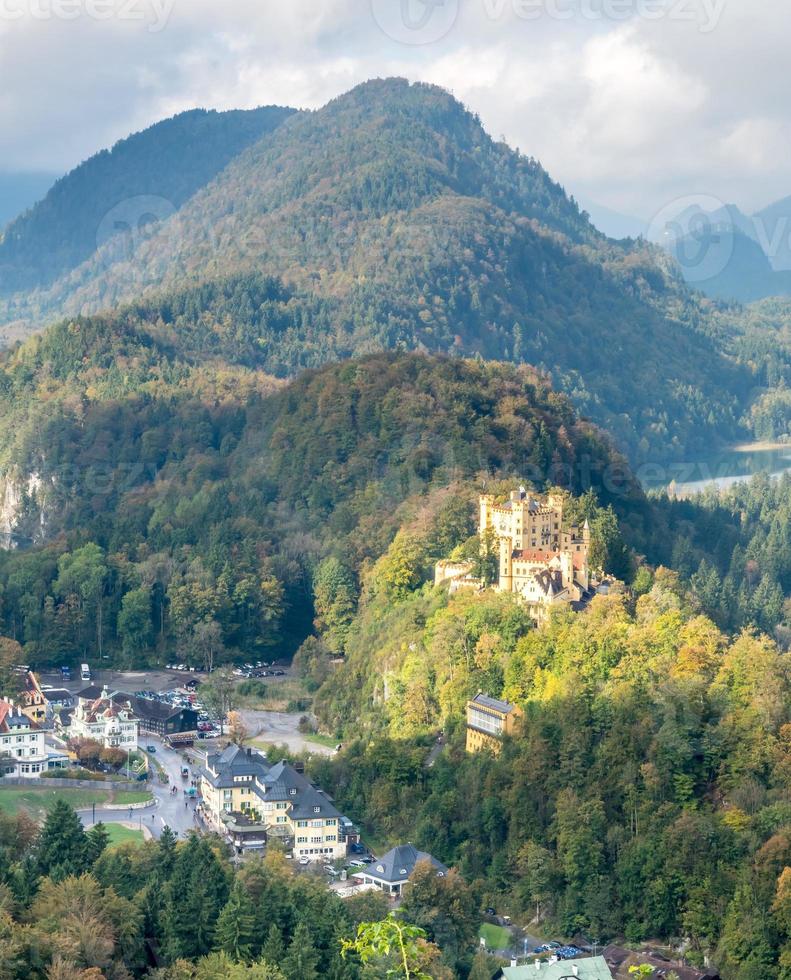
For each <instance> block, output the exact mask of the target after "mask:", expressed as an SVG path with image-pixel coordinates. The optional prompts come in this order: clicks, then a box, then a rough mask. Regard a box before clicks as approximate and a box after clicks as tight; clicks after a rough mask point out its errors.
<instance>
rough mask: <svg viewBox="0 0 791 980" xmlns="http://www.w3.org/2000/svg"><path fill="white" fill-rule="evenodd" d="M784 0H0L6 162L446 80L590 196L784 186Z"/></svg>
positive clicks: (645, 199) (748, 202)
mask: <svg viewBox="0 0 791 980" xmlns="http://www.w3.org/2000/svg"><path fill="white" fill-rule="evenodd" d="M790 47H791V3H789V2H788V0H0V68H1V69H2V75H1V76H0V77H2V83H3V86H2V94H0V169H3V170H39V169H45V170H56V171H65V170H67V169H69V168H71V167H73V166H74V165H75V164H77V163H78V162H80V161H81V160H82V159H84V158H85V157H87V156H89V155H90V154H91V153H93V152H95V151H96V150H97V149H99V148H101V147H103V146H107V145H110V144H112V142H114V141H115V140H116V139H119V138H121V137H123V136H126V135H127V134H128V133H129V132H130V131H134V130H137V129H141V128H143V127H145V126H146V125H148V124H150V123H152V122H155V121H156V120H158V119H161V118H163V117H165V116H168V115H172V114H173V113H175V112H178V111H180V110H183V109H187V108H192V107H195V106H205V107H209V108H218V109H224V108H234V107H242V108H246V107H251V106H255V105H260V104H268V103H278V104H286V105H295V106H300V107H309V108H315V107H318V106H320V105H322V104H323V103H324V102H326V101H327V100H328V99H329V98H331V97H333V96H335V95H338V94H340V93H341V92H344V91H346V90H347V89H349V88H351V87H352V86H353V85H355V84H357V83H358V82H360V81H363V80H364V79H366V78H370V77H372V76H377V75H379V76H384V75H395V74H397V75H404V76H407V77H409V78H411V79H421V80H425V81H431V82H436V83H438V84H440V85H443V86H445V87H447V88H449V89H450V90H452V91H453V93H454V94H455V95H456V96H457V97H458V98H460V99H461V100H462V101H464V102H465V103H466V104H467V105H468V106H470V107H471V108H472V109H474V110H476V111H477V112H479V113H480V115H481V117H482V119H483V122H484V124H485V126H486V127H487V129H488V130H489V132H490V133H492V135H494V136H496V137H499V136H504V137H505V138H506V139H507V140H508V142H509V143H511V144H512V145H514V146H518V147H519V148H520V149H521V150H522V151H523V152H526V153H530V154H532V155H533V156H535V157H537V158H538V159H539V160H541V162H542V163H543V164H544V165H545V166H546V167H547V169H548V170H549V171H550V173H551V174H552V175H553V176H554V177H555V178H556V179H558V180H560V181H561V182H562V183H563V184H564V185H565V186H566V188H567V189H568V190H569V191H571V192H573V193H575V194H577V195H578V196H581V197H582V198H583V199H590V200H594V201H597V202H599V203H601V204H603V205H606V206H609V207H611V208H614V209H617V210H620V211H624V212H626V213H632V214H637V215H639V216H640V217H642V218H646V219H650V218H651V217H652V216H653V215H654V214H656V212H658V211H660V210H661V209H662V208H663V207H665V206H667V205H668V204H669V203H670V202H672V201H674V200H676V199H678V198H681V197H684V196H685V195H688V194H694V195H700V194H703V195H709V196H711V197H712V198H713V199H721V200H723V201H735V202H736V203H738V204H739V205H741V206H742V207H743V208H745V209H746V210H748V211H749V210H751V209H756V208H759V207H762V206H763V205H765V204H768V203H769V202H770V201H772V200H774V199H777V198H780V197H785V196H787V195H789V194H791V156H790V155H789V147H791V139H790V137H791V99H789V98H788V90H789V85H788V79H787V76H786V74H785V73H786V70H787V65H788V51H789V48H790Z"/></svg>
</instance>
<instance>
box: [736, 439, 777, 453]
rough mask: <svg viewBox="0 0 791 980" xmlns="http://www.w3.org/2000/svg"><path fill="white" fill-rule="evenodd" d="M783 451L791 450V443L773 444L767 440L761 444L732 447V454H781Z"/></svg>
mask: <svg viewBox="0 0 791 980" xmlns="http://www.w3.org/2000/svg"><path fill="white" fill-rule="evenodd" d="M783 449H789V450H791V442H773V441H772V440H771V439H765V440H762V441H759V442H740V443H739V444H738V445H736V446H731V448H730V450H729V451H730V452H732V453H771V452H780V451H781V450H783Z"/></svg>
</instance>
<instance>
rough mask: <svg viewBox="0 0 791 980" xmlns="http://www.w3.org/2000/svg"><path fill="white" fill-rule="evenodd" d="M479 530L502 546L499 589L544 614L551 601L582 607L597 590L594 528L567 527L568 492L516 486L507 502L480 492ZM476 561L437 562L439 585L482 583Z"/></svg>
mask: <svg viewBox="0 0 791 980" xmlns="http://www.w3.org/2000/svg"><path fill="white" fill-rule="evenodd" d="M479 506H480V512H479V520H478V534H479V536H480V537H481V540H483V538H484V535H485V533H486V532H487V531H492V532H494V535H495V536H496V539H497V546H498V552H499V575H498V581H497V585H496V586H495V587H496V588H497V589H498V590H499V591H500V592H513V593H515V594H517V595H518V596H519V597H520V599H522V600H523V601H524V602H525V603H527V604H528V605H529V606H530V609H531V612H532V614H533V615H534V617H535V618H536V619H538V620H543V619H544V618H545V617H546V614H547V612H548V611H549V609H550V608H551V607H552V606H557V605H562V604H572V605H574V606H575V607H579V605H580V604H582V603H584V602H585V601H586V600H587V599H589V598H590V596H591V593H592V583H591V573H590V569H589V567H588V552H589V549H590V528H589V527H588V522H587V521H586V522H585V524H584V525H583V526H582V527H581V528H580V527H579V526H577V525H575V524H572V525H570V526H569V527H568V529H567V530H565V529H564V527H563V498H562V497H561V496H560V495H554V494H549V496H547V497H537V496H533V495H532V494H530V493H528V492H527V491H526V490H525V488H524V487H520V488H519V490H514V491H513V492H512V493H511V494H510V496H509V499H508V500H506V501H505V502H504V503H499V504H498V503H496V502H495V498H494V497H493V496H491V495H490V494H484V495H483V496H481V497H480V498H479ZM473 568H474V564H473V562H469V561H467V562H454V561H441V562H439V563H438V564H437V566H436V570H435V575H434V582H435V584H436V585H439V584H441V583H442V582H449V583H450V589H451V591H452V592H455V591H456V590H457V589H460V588H470V587H477V588H482V587H483V583H482V582H480V581H479V580H477V579H476V578H475V577H474V574H473Z"/></svg>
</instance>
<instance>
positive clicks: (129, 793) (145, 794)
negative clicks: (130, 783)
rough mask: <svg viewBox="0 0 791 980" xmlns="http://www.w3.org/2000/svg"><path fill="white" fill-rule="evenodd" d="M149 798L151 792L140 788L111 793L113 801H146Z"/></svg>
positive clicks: (127, 802) (128, 802) (127, 803)
mask: <svg viewBox="0 0 791 980" xmlns="http://www.w3.org/2000/svg"><path fill="white" fill-rule="evenodd" d="M150 799H151V793H150V792H149V791H148V790H146V789H140V790H133V789H130V790H121V791H120V792H118V793H114V794H113V803H125V804H126V805H127V806H128V805H129V804H130V803H147V802H148V801H149V800H150Z"/></svg>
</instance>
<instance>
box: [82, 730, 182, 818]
mask: <svg viewBox="0 0 791 980" xmlns="http://www.w3.org/2000/svg"><path fill="white" fill-rule="evenodd" d="M143 738H144V741H142V742H141V744H140V748H141V749H145V746H146V745H154V746H156V753H155V754H154V755H153V756H152V758H154V759H156V760H157V762H159V764H160V765H161V766H162V768H163V769H164V770H165V772H167V774H168V776H169V778H170V782H169V783H168V784H167V785H165V784H163V783H160V781H159V779H158V778H156V777H155V778H153V779H151V780H150V781H149V783H148V785H149V787H150V789H151V790H152V792H153V794H154V798H155V799H156V801H157V803H156V806H155V807H147V808H146V809H144V810H107V809H103V808H100V807H97V808H96V814H95V822H96V823H98V822H99V821H100V820H101V821H102V822H103V823H126V824H130V825H134V826H136V827H143V826H145V827H147V828H148V829H149V830H150V831H151V833H152V834H153V835H154V837H157V838H158V837H159V836H160V834H161V833H162V829H163V828H164V827H165V826H168V827H170V829H171V830H173V831H175V832H176V833H177V834H179V836H185V835H186V833H187V832H188V831H190V830H194V829H195V812H194V811H195V804H194V803H188V804H187V805H186V806H185V805H184V804H185V797H184V793H183V790H184V788H185V786H186V787H189V781H188V780H187V781H186V782H185V780H183V779H182V778H181V767H182V765H183V764H184V763H183V759H182V755H181V753H180V752H176V751H174V750H173V749H171V748H170V747H169V746H167V745H163V743H162V741H161V740H160V739H159V738H157V737H156V736H154V735H145V736H143ZM191 768H192V769H195V768H196V766H192V767H191ZM173 786H177V787H178V790H179V791H178V793H177V794H176V795H175V796H174V795H173V793H171V788H172V787H173ZM80 819H81V820H82V822H83V824H84V825H85V826H86V827H90V826H91V825H92V824H93V823H94V814H93V811H92V810H83V811H81V812H80Z"/></svg>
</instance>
